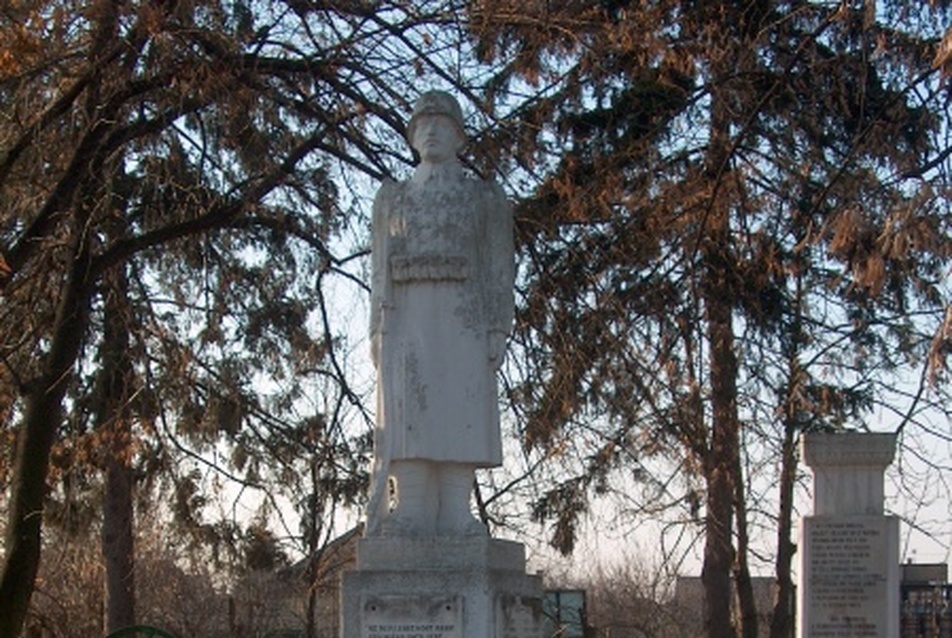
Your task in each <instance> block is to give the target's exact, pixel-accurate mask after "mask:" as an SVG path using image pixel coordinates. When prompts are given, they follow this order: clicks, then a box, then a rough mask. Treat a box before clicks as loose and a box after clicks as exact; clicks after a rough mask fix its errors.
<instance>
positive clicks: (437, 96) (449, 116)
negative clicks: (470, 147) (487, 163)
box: [407, 91, 466, 155]
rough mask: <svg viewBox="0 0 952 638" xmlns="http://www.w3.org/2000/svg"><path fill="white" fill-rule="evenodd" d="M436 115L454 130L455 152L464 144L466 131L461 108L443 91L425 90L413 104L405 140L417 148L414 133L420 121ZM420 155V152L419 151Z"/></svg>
mask: <svg viewBox="0 0 952 638" xmlns="http://www.w3.org/2000/svg"><path fill="white" fill-rule="evenodd" d="M431 117H438V118H445V119H446V120H448V121H449V122H450V123H451V124H452V126H453V128H455V130H456V134H457V137H458V138H459V139H458V143H457V145H456V152H458V151H459V150H460V149H462V148H463V146H464V145H465V144H466V131H465V130H464V129H463V110H462V109H461V108H460V106H459V102H457V101H456V98H454V97H453V96H452V95H450V94H449V93H447V92H445V91H427V92H426V93H424V94H423V95H421V96H420V97H419V98H418V99H417V101H416V103H415V104H414V105H413V113H412V114H411V115H410V121H409V122H407V140H408V141H409V142H410V146H412V147H413V148H415V149H417V150H418V151H419V150H420V149H418V148H417V144H416V142H415V141H414V135H415V134H416V131H417V128H418V127H419V125H420V122H421V121H423V120H424V119H425V118H431ZM421 155H422V152H421Z"/></svg>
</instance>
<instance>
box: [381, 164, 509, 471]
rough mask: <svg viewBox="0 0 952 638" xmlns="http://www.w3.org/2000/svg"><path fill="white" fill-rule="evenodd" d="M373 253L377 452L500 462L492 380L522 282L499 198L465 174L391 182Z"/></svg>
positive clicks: (383, 198) (499, 193) (389, 458)
mask: <svg viewBox="0 0 952 638" xmlns="http://www.w3.org/2000/svg"><path fill="white" fill-rule="evenodd" d="M372 250H373V252H372V265H373V273H372V282H371V327H370V331H371V342H372V344H373V351H374V352H373V356H374V363H375V365H376V366H377V432H376V442H375V443H376V448H375V449H376V453H377V455H378V456H381V455H382V456H384V457H386V460H387V461H392V460H410V459H413V460H433V461H438V462H459V463H467V464H472V465H475V466H477V467H491V466H496V465H499V464H501V462H502V446H501V441H500V433H499V407H498V397H497V391H496V378H495V373H496V369H497V367H498V365H499V362H500V360H501V358H502V354H503V350H504V343H505V336H506V335H507V334H508V333H509V331H510V330H511V328H512V321H513V286H514V265H513V222H512V212H511V208H510V207H509V204H508V202H507V201H506V198H505V196H504V194H503V192H502V190H501V189H500V188H499V187H498V185H496V184H495V183H492V182H483V181H478V180H472V179H465V178H460V179H456V180H452V181H451V182H449V183H440V184H437V185H434V186H428V185H419V184H414V183H412V182H399V183H397V182H393V181H387V182H385V183H384V184H383V186H382V187H381V189H380V191H379V192H378V194H377V198H376V201H375V203H374V212H373V248H372ZM494 355H495V357H496V358H495V359H493V356H494Z"/></svg>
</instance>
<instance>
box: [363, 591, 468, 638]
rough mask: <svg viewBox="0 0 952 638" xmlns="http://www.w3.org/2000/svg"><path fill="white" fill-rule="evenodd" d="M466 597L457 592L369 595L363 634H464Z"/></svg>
mask: <svg viewBox="0 0 952 638" xmlns="http://www.w3.org/2000/svg"><path fill="white" fill-rule="evenodd" d="M462 608H463V605H462V601H461V600H460V599H459V598H457V597H454V596H365V597H364V598H363V600H362V604H361V621H360V636H361V638H461V637H462V628H461V624H462Z"/></svg>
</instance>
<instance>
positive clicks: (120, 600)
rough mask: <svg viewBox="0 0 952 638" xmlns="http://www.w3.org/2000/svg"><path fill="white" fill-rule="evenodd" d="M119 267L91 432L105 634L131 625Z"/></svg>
mask: <svg viewBox="0 0 952 638" xmlns="http://www.w3.org/2000/svg"><path fill="white" fill-rule="evenodd" d="M126 287H127V283H126V278H125V272H124V270H123V267H122V266H120V267H117V268H114V269H113V270H112V271H110V272H109V273H107V274H106V276H105V277H104V286H103V288H104V290H105V300H104V304H103V314H104V317H105V320H104V321H103V324H104V327H103V343H102V356H101V357H100V360H101V362H102V368H101V370H100V375H101V376H100V384H99V405H98V410H99V412H98V414H97V424H96V427H97V430H98V431H99V432H100V433H101V434H102V436H103V437H104V440H105V443H106V445H105V448H106V458H105V459H104V465H105V475H106V484H105V497H104V502H103V516H102V539H101V542H102V556H103V562H104V564H105V566H106V613H105V626H106V633H107V634H110V633H112V632H114V631H117V630H119V629H122V628H124V627H129V626H130V625H134V624H135V539H134V530H133V475H132V467H131V462H132V458H131V457H132V449H131V445H132V441H131V439H132V414H131V410H130V408H129V400H130V397H131V396H132V385H133V367H132V362H131V359H130V353H129V347H130V344H129V326H130V325H131V323H130V319H131V318H130V316H129V303H128V295H127V293H126Z"/></svg>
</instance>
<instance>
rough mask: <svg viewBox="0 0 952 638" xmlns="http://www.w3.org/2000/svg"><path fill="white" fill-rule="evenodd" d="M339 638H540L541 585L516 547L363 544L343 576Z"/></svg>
mask: <svg viewBox="0 0 952 638" xmlns="http://www.w3.org/2000/svg"><path fill="white" fill-rule="evenodd" d="M341 597H342V598H341V627H342V638H539V637H540V636H541V633H542V583H541V579H540V578H539V577H538V576H530V575H527V574H526V573H525V551H524V548H523V546H522V545H521V544H519V543H513V542H511V541H501V540H494V539H491V538H488V537H472V538H470V537H428V538H365V539H361V540H360V542H359V543H358V545H357V569H356V570H354V571H349V572H345V573H344V574H343V581H342V588H341Z"/></svg>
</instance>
